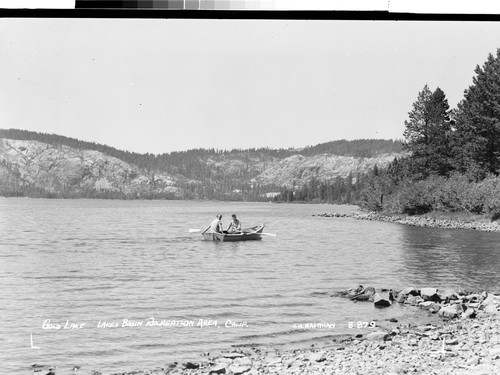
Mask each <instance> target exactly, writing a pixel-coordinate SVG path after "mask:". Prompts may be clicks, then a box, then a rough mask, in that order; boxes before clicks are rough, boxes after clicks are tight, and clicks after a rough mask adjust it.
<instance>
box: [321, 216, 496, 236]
mask: <svg viewBox="0 0 500 375" xmlns="http://www.w3.org/2000/svg"><path fill="white" fill-rule="evenodd" d="M313 216H319V217H339V218H351V219H356V220H375V221H385V222H390V223H398V224H404V225H411V226H415V227H431V228H448V229H472V230H479V231H484V232H500V224H499V223H498V222H496V221H493V222H486V221H465V220H454V219H435V218H431V217H427V216H407V215H384V214H380V213H378V212H374V211H372V212H354V213H324V214H318V215H313Z"/></svg>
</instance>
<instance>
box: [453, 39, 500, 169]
mask: <svg viewBox="0 0 500 375" xmlns="http://www.w3.org/2000/svg"><path fill="white" fill-rule="evenodd" d="M475 73H476V76H475V77H473V80H472V82H473V84H472V86H470V87H469V88H468V89H467V90H465V93H464V99H463V100H462V101H461V102H460V103H459V104H458V111H457V115H456V117H457V118H456V131H455V137H454V139H455V142H456V143H455V148H454V154H455V157H456V166H457V169H459V170H460V171H461V172H462V173H467V174H468V175H469V176H472V177H474V178H475V179H482V178H484V177H485V176H486V174H488V173H493V174H498V173H499V172H500V49H498V50H497V53H496V56H493V55H492V54H491V53H490V54H489V55H488V59H487V60H486V62H485V63H484V64H483V66H482V67H480V66H479V65H478V66H476V69H475Z"/></svg>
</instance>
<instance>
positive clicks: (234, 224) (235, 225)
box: [226, 214, 241, 233]
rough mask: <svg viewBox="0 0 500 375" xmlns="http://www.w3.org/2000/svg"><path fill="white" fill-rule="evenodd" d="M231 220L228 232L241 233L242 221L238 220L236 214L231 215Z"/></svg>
mask: <svg viewBox="0 0 500 375" xmlns="http://www.w3.org/2000/svg"><path fill="white" fill-rule="evenodd" d="M231 218H232V220H231V222H230V223H229V226H228V227H227V231H226V232H227V233H241V222H240V221H239V220H238V218H237V217H236V214H232V215H231Z"/></svg>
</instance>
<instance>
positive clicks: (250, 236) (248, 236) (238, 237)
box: [202, 224, 264, 242]
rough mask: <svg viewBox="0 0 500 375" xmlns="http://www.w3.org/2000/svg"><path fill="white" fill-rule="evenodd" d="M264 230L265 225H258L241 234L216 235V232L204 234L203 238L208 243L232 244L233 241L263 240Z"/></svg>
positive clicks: (246, 229) (244, 230)
mask: <svg viewBox="0 0 500 375" xmlns="http://www.w3.org/2000/svg"><path fill="white" fill-rule="evenodd" d="M263 230H264V224H261V225H257V226H255V227H251V228H245V229H243V231H242V232H241V233H234V234H233V233H214V232H203V233H202V236H203V238H204V239H205V240H208V241H221V242H232V241H255V240H260V239H262V231H263Z"/></svg>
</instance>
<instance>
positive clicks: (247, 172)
mask: <svg viewBox="0 0 500 375" xmlns="http://www.w3.org/2000/svg"><path fill="white" fill-rule="evenodd" d="M0 139H3V143H2V147H0V172H1V173H2V176H3V179H2V180H1V181H0V189H1V190H0V194H1V195H7V196H9V195H15V196H50V197H80V196H84V197H107V198H138V197H140V198H166V199H221V200H250V201H252V200H269V198H270V197H274V196H275V195H276V194H278V193H279V192H280V191H281V188H282V187H293V188H294V189H300V188H302V187H303V186H306V185H309V184H310V183H311V181H312V180H315V181H321V182H324V183H327V182H329V181H333V180H335V179H336V178H345V177H348V176H349V175H350V174H352V173H354V174H360V173H364V172H367V171H368V170H369V169H371V168H373V166H374V165H376V164H377V163H378V164H379V165H382V166H383V165H386V164H388V163H389V162H390V161H392V159H393V158H394V155H400V153H399V154H398V153H394V151H399V152H401V147H402V146H401V142H400V141H393V140H356V141H345V140H341V141H334V142H328V143H325V144H322V145H317V146H311V147H306V148H304V149H301V150H298V149H270V148H260V149H246V150H239V149H233V150H215V149H194V150H188V151H182V152H172V153H164V154H159V155H153V154H138V153H133V152H128V151H121V150H117V149H115V148H113V147H110V146H106V145H101V144H98V143H94V142H87V141H80V140H77V139H73V138H68V137H64V136H60V135H56V134H46V133H36V132H30V131H25V130H17V129H0ZM14 141H19V142H25V143H22V144H15V143H13V142H14ZM43 145H46V146H43ZM89 151H93V152H95V153H94V154H92V155H91V156H89V155H90V154H88V152H89ZM388 152H393V153H392V154H388ZM361 155H364V156H361ZM65 156H66V159H67V160H66V161H64V159H65ZM109 158H112V159H109ZM115 159H116V160H115ZM69 160H71V161H72V162H71V163H70V162H69ZM28 161H29V162H28ZM111 161H112V162H111ZM119 162H123V163H126V164H127V166H126V167H124V166H120V167H119V168H118V169H119V171H117V170H115V169H113V168H111V169H109V168H107V167H106V168H105V167H104V166H108V165H119ZM280 163H284V165H286V166H287V168H289V169H290V171H289V173H283V168H281V164H280ZM37 168H39V171H36V169H37ZM123 169H126V170H127V172H126V173H125V172H123V171H122V170H123ZM89 171H93V172H92V173H90V172H89ZM68 174H70V175H72V176H73V178H72V179H71V181H69V180H68V179H67V178H66V177H67V175H68ZM107 174H110V175H107ZM35 176H37V177H35ZM42 176H44V177H43V178H42ZM130 176H132V177H134V179H135V180H134V179H132V180H134V181H132V180H131V178H130ZM104 177H106V178H107V182H106V183H104V184H103V183H102V181H103V180H102V178H104ZM162 181H163V182H165V181H168V184H167V183H166V182H165V183H163V185H162ZM165 184H167V185H165ZM167 187H168V189H167Z"/></svg>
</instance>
